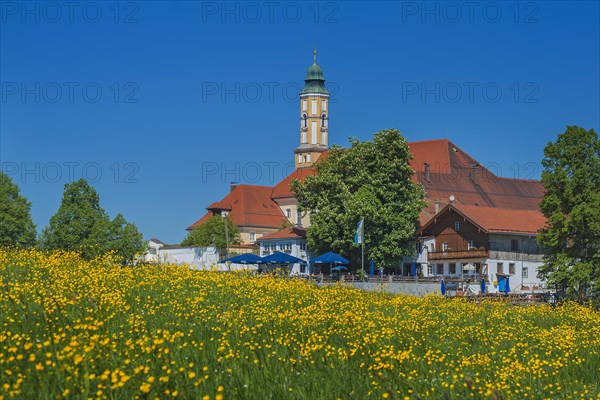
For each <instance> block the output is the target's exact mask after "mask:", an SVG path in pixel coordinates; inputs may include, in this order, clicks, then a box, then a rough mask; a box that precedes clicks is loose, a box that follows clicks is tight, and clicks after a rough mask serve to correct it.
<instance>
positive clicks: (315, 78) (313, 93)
mask: <svg viewBox="0 0 600 400" xmlns="http://www.w3.org/2000/svg"><path fill="white" fill-rule="evenodd" d="M328 125H329V92H328V91H327V89H326V88H325V78H324V77H323V70H322V69H321V67H319V65H318V64H317V50H315V51H314V63H313V65H311V66H310V67H309V68H308V71H307V72H306V78H305V79H304V88H303V89H302V91H300V146H298V147H296V149H294V156H295V159H296V168H302V167H310V166H312V165H313V164H314V163H315V162H316V161H317V160H318V159H319V157H321V155H322V154H323V153H324V152H325V151H327V149H328V147H329V132H328Z"/></svg>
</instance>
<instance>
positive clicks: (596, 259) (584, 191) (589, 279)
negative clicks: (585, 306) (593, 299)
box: [538, 126, 600, 299]
mask: <svg viewBox="0 0 600 400" xmlns="http://www.w3.org/2000/svg"><path fill="white" fill-rule="evenodd" d="M542 166H543V168H544V169H543V171H542V183H543V184H544V187H545V188H546V193H545V194H544V197H543V199H542V202H541V205H540V207H541V210H542V212H543V213H544V216H545V217H546V218H547V223H546V226H545V227H544V229H542V230H541V232H540V234H539V235H538V241H539V243H540V244H541V245H542V246H543V247H544V248H545V250H546V255H545V256H544V265H543V266H542V267H541V268H539V270H538V275H539V276H540V277H541V278H544V279H548V283H549V285H550V286H551V287H556V288H558V289H559V290H564V291H566V292H567V293H568V294H570V295H571V296H572V297H575V298H578V299H585V298H586V297H587V294H589V289H590V288H591V287H592V285H593V284H595V286H596V289H600V189H599V188H600V140H599V139H598V134H597V133H596V132H594V130H593V129H591V130H586V129H584V128H581V127H578V126H568V127H567V130H566V131H565V132H564V133H562V134H560V135H558V139H557V140H556V142H550V143H548V145H547V146H546V148H545V149H544V159H543V160H542Z"/></svg>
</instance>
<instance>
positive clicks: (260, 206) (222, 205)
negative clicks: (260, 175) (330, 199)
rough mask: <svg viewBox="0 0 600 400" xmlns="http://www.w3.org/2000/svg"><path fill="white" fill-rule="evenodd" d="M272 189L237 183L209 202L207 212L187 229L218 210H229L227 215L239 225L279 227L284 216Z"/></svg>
mask: <svg viewBox="0 0 600 400" xmlns="http://www.w3.org/2000/svg"><path fill="white" fill-rule="evenodd" d="M272 190H273V189H272V188H270V187H268V186H254V185H238V186H237V187H236V188H235V189H233V190H232V191H231V192H230V193H229V194H228V195H227V196H225V198H223V200H221V201H219V202H216V203H213V204H211V205H210V206H209V207H208V210H209V212H208V213H206V214H205V215H204V216H203V217H202V218H200V219H199V220H198V221H196V222H194V223H193V224H192V225H190V226H189V227H188V228H187V229H188V230H190V229H194V228H197V227H198V226H200V225H202V224H203V223H204V222H206V221H207V220H208V219H209V218H210V217H212V215H213V211H218V210H230V213H229V217H230V218H231V220H232V222H233V223H234V224H235V225H237V226H239V227H243V226H249V227H261V228H279V227H281V224H282V223H283V222H284V221H286V218H285V216H284V215H283V212H282V211H281V209H280V208H279V206H278V205H277V203H275V202H274V201H273V200H272V199H271V192H272Z"/></svg>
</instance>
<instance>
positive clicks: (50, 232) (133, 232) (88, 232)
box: [40, 179, 143, 263]
mask: <svg viewBox="0 0 600 400" xmlns="http://www.w3.org/2000/svg"><path fill="white" fill-rule="evenodd" d="M40 242H41V243H40V245H41V247H42V248H43V249H46V250H57V249H64V250H73V251H78V252H80V253H81V254H82V256H83V257H85V258H92V257H94V256H97V255H99V254H101V253H104V252H107V251H115V252H116V254H117V257H118V258H119V259H120V260H121V261H122V262H123V263H126V262H128V261H130V260H131V259H132V258H133V256H134V255H135V254H136V253H138V252H141V251H142V249H143V241H142V235H141V234H140V233H139V232H138V230H137V228H136V227H135V225H133V224H130V223H128V222H127V221H126V220H125V218H123V216H122V215H121V214H118V215H117V217H116V218H115V219H114V220H113V221H110V219H109V217H108V214H107V213H106V211H105V210H104V209H103V208H102V207H101V206H100V196H99V195H98V192H96V190H95V189H94V188H93V187H91V186H90V185H89V184H88V183H87V182H86V181H85V180H84V179H80V180H78V181H76V182H73V183H68V184H66V185H65V190H64V193H63V198H62V202H61V204H60V207H59V208H58V211H57V212H56V214H54V215H53V216H52V217H51V218H50V224H49V225H48V226H47V227H46V228H44V230H43V232H42V237H41V240H40Z"/></svg>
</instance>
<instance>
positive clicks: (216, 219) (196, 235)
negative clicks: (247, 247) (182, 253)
mask: <svg viewBox="0 0 600 400" xmlns="http://www.w3.org/2000/svg"><path fill="white" fill-rule="evenodd" d="M225 224H227V232H226V231H225ZM226 233H227V235H226ZM226 236H228V238H229V244H230V245H232V244H240V243H241V242H242V241H241V237H240V231H239V229H238V227H237V226H236V225H235V224H234V223H233V222H232V221H231V219H230V218H229V217H226V218H223V217H221V216H218V215H214V216H212V217H211V218H209V219H208V220H207V221H206V222H205V223H203V224H202V225H200V226H199V227H197V228H194V229H192V230H191V231H190V232H188V235H187V236H186V238H185V239H183V242H181V245H182V246H199V247H205V246H215V247H216V248H218V249H219V251H220V252H221V253H222V252H223V250H225V249H226V248H227V240H226Z"/></svg>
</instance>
